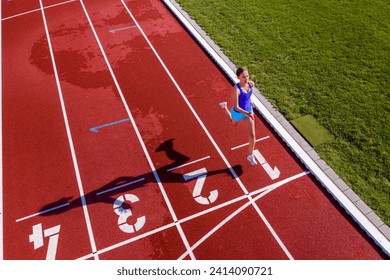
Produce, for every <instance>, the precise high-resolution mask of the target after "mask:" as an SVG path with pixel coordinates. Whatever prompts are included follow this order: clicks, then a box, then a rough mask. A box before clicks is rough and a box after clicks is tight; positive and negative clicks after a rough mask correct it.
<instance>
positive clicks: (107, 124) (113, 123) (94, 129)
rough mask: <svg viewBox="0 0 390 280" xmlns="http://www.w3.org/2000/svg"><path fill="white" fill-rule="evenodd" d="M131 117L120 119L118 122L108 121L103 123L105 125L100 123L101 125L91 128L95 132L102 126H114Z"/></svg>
mask: <svg viewBox="0 0 390 280" xmlns="http://www.w3.org/2000/svg"><path fill="white" fill-rule="evenodd" d="M129 120H130V119H129V118H127V119H123V120H119V121H116V122H112V123H106V124H103V125H99V126H96V127H93V128H90V129H89V130H90V131H92V132H95V133H97V132H98V130H99V129H101V128H105V127H108V126H112V125H116V124H120V123H123V122H128V121H129Z"/></svg>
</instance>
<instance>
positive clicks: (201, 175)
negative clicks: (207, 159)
mask: <svg viewBox="0 0 390 280" xmlns="http://www.w3.org/2000/svg"><path fill="white" fill-rule="evenodd" d="M183 177H184V180H186V181H187V180H191V179H193V178H196V177H198V179H197V180H196V183H195V187H194V191H193V192H192V196H193V197H194V199H195V201H196V202H198V203H199V204H211V203H213V202H215V201H216V200H217V198H218V190H213V191H211V192H210V195H209V196H208V197H204V196H202V195H201V192H202V189H203V186H204V182H205V181H206V177H207V170H206V168H201V169H198V170H196V171H193V172H190V173H187V174H184V175H183Z"/></svg>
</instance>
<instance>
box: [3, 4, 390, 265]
mask: <svg viewBox="0 0 390 280" xmlns="http://www.w3.org/2000/svg"><path fill="white" fill-rule="evenodd" d="M57 4H59V5H57ZM42 5H43V7H45V9H43V10H42V9H41V6H40V2H39V1H18V2H16V1H12V2H3V3H2V10H3V14H2V19H3V20H2V34H3V38H2V42H3V44H2V55H3V58H2V59H3V69H2V70H3V94H2V98H3V100H2V103H3V124H2V136H3V198H2V199H3V210H4V211H3V212H4V215H3V228H4V233H3V235H4V236H3V250H4V252H3V256H4V259H54V258H55V259H383V258H385V256H384V255H382V254H381V253H380V252H379V250H378V248H377V247H376V246H375V245H374V244H373V243H372V242H371V240H370V239H368V238H367V237H366V236H365V234H364V233H363V232H362V231H361V230H360V229H359V228H358V227H357V226H356V225H355V224H354V222H352V221H351V219H350V218H349V216H347V215H346V214H345V213H344V211H343V210H342V209H341V208H340V207H339V206H338V205H336V203H334V202H333V200H332V198H331V197H329V196H328V195H327V194H326V193H325V192H324V191H323V189H322V187H321V186H320V184H319V183H318V182H317V181H316V180H315V178H314V177H313V176H311V175H310V174H309V173H308V172H306V169H305V168H304V166H302V165H301V164H300V163H299V161H298V160H297V159H296V158H295V157H294V155H293V154H292V153H291V152H290V151H289V149H288V148H287V147H286V146H285V145H284V144H283V142H282V141H281V140H280V139H279V138H278V136H277V135H276V134H275V133H274V132H273V131H272V129H271V128H270V127H268V126H267V124H266V122H265V121H264V120H263V119H262V118H261V117H260V116H256V135H257V138H258V139H261V140H260V141H259V142H257V146H256V149H257V150H258V156H259V157H260V155H261V156H262V157H264V161H266V162H267V164H266V165H267V166H268V167H269V169H266V168H265V165H260V164H259V165H257V166H251V165H250V164H249V162H248V161H247V160H246V154H247V147H245V146H244V147H239V146H241V145H242V144H245V143H246V141H247V136H246V128H245V125H240V126H238V127H231V126H230V124H229V122H228V120H227V118H226V115H225V114H224V112H223V111H222V109H221V108H220V107H219V106H218V104H219V102H221V101H224V100H230V98H229V94H230V92H231V87H232V85H231V84H230V82H229V81H228V80H227V79H226V77H225V76H224V75H223V74H222V73H221V72H220V71H219V69H218V68H217V67H216V66H215V65H214V64H213V63H212V62H211V61H210V59H209V58H208V57H207V56H206V55H205V54H204V53H203V51H202V50H201V49H200V48H199V46H198V45H197V44H196V43H195V42H194V41H193V39H192V38H191V37H190V36H189V35H188V34H187V33H186V31H185V30H184V29H183V28H182V26H181V25H180V24H179V23H178V22H177V21H176V19H175V18H174V17H173V16H172V15H171V14H170V13H169V11H168V10H167V9H166V7H165V6H164V5H163V4H162V3H160V1H138V0H137V1H121V0H102V1H92V0H84V1H67V2H62V1H55V0H51V1H42ZM46 28H47V29H46Z"/></svg>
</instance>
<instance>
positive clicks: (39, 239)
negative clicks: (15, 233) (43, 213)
mask: <svg viewBox="0 0 390 280" xmlns="http://www.w3.org/2000/svg"><path fill="white" fill-rule="evenodd" d="M60 227H61V226H60V225H58V226H55V227H51V228H48V229H45V230H44V231H43V230H42V224H37V225H34V226H33V227H32V229H33V232H32V234H30V236H29V240H30V242H33V243H34V250H36V249H38V248H40V247H42V246H43V243H44V242H43V237H49V246H48V248H47V253H46V260H55V258H56V253H57V245H58V237H59V233H60Z"/></svg>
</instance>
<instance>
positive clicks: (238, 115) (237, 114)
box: [230, 107, 252, 122]
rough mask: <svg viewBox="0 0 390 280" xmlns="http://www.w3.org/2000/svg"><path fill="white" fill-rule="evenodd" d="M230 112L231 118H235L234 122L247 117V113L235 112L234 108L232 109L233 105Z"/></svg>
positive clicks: (250, 110)
mask: <svg viewBox="0 0 390 280" xmlns="http://www.w3.org/2000/svg"><path fill="white" fill-rule="evenodd" d="M248 112H250V113H251V112H252V107H251V108H250V109H249V111H248ZM230 114H231V115H232V119H233V120H235V121H236V122H239V121H241V120H243V119H245V118H247V117H248V116H247V115H245V114H243V113H240V112H237V111H236V109H234V107H232V110H231V111H230Z"/></svg>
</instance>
